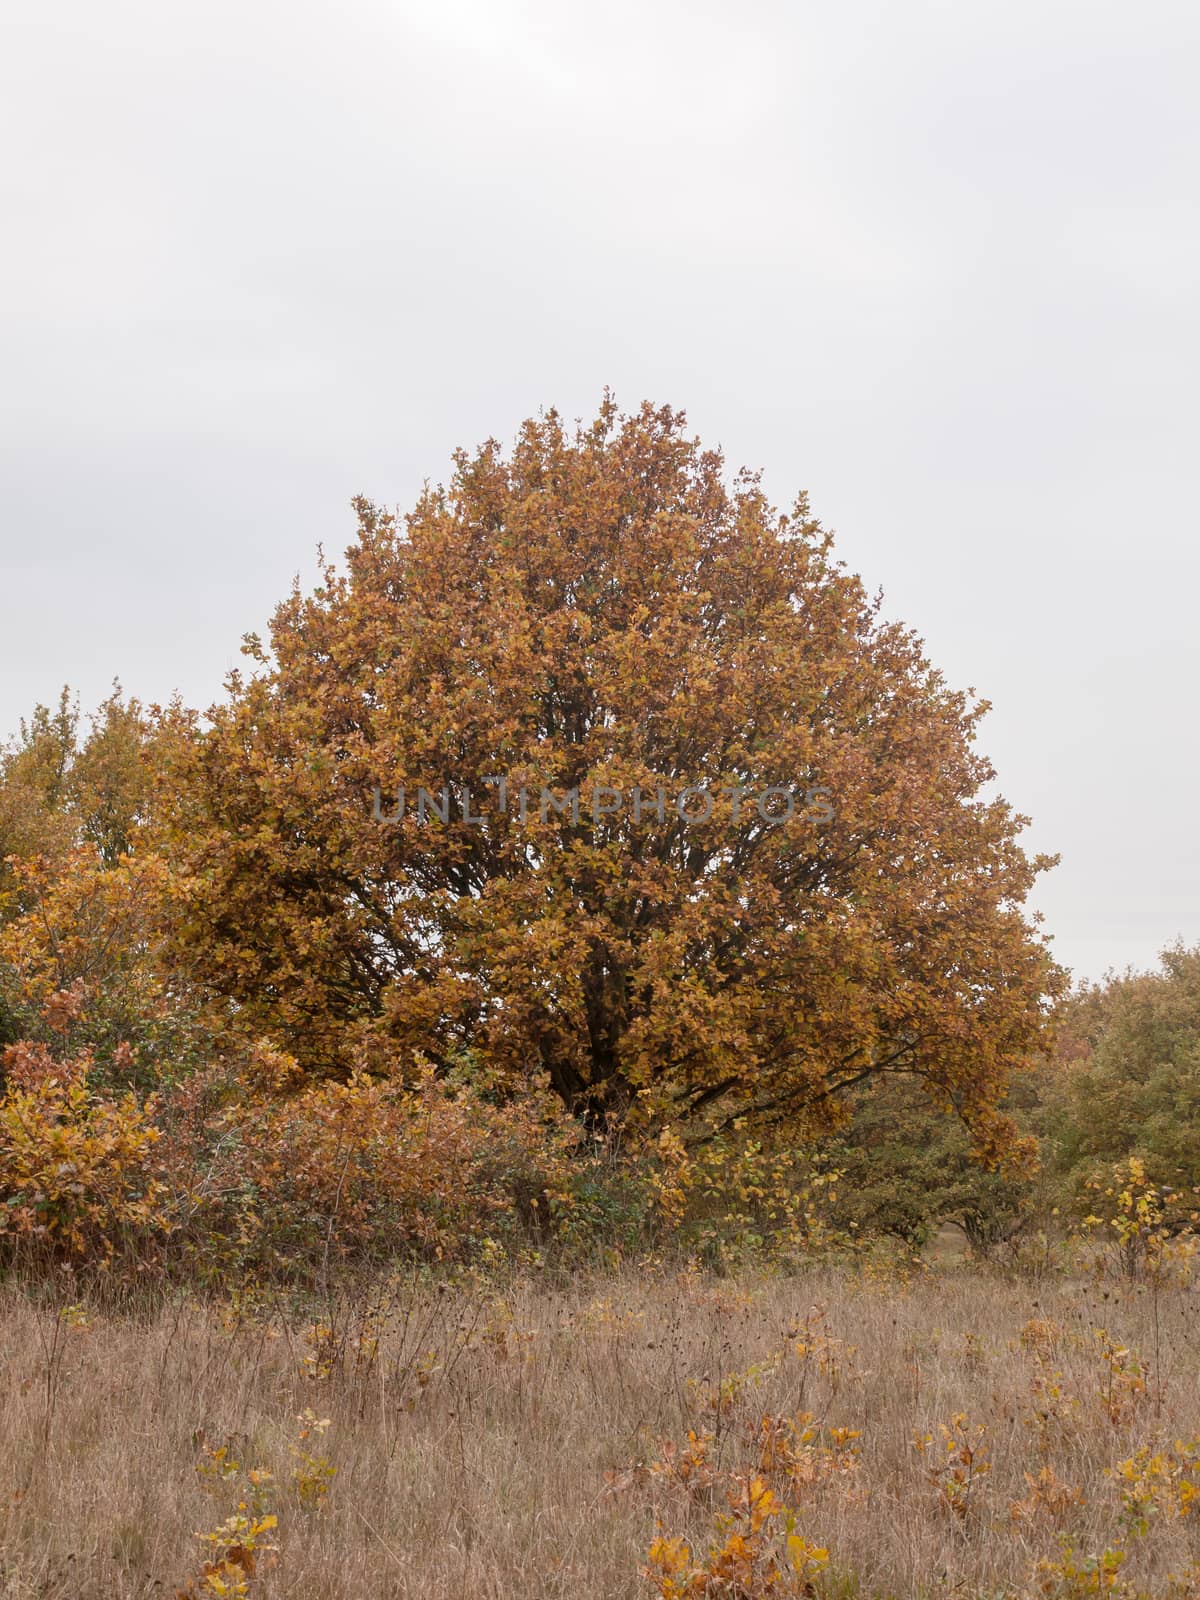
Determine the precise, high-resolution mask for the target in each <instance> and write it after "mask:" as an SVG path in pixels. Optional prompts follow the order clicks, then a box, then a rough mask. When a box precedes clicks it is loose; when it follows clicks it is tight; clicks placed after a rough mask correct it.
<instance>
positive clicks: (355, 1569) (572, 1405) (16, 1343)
mask: <svg viewBox="0 0 1200 1600" xmlns="http://www.w3.org/2000/svg"><path fill="white" fill-rule="evenodd" d="M68 1298H69V1295H68V1294H67V1293H64V1294H60V1295H59V1296H58V1297H57V1299H55V1298H54V1297H52V1296H50V1295H48V1294H47V1295H45V1296H44V1297H43V1298H42V1299H41V1301H39V1300H38V1299H36V1298H34V1297H32V1296H31V1295H30V1294H29V1293H26V1292H19V1291H17V1290H16V1289H10V1290H7V1291H4V1292H3V1293H2V1294H0V1441H2V1442H3V1451H2V1454H0V1595H2V1596H3V1597H4V1600H17V1597H24V1596H35V1595H36V1596H44V1597H55V1600H58V1597H61V1600H100V1597H104V1600H126V1597H130V1600H132V1597H134V1596H139V1597H141V1596H151V1595H153V1596H164V1595H165V1596H175V1595H176V1594H177V1593H179V1592H182V1593H184V1594H189V1595H192V1594H194V1595H217V1594H220V1593H222V1592H224V1593H227V1594H238V1593H248V1594H250V1595H251V1596H256V1597H257V1596H262V1597H263V1600H267V1597H272V1596H275V1597H278V1596H295V1597H297V1600H333V1597H338V1600H342V1597H355V1600H359V1597H371V1600H374V1597H380V1600H383V1597H388V1596H421V1597H424V1600H442V1597H447V1600H449V1597H456V1600H457V1597H470V1600H476V1597H485V1596H486V1597H493V1596H495V1597H500V1596H504V1597H525V1596H529V1597H539V1596H545V1597H549V1596H555V1597H563V1596H570V1597H578V1600H618V1597H620V1600H634V1597H651V1600H652V1597H653V1596H655V1595H671V1594H679V1595H682V1594H685V1593H687V1594H705V1595H709V1596H714V1597H715V1596H755V1597H757V1596H758V1595H763V1596H767V1595H776V1594H781V1595H782V1594H804V1593H808V1594H813V1593H815V1594H820V1595H828V1596H832V1597H842V1596H845V1597H850V1596H862V1597H864V1600H865V1597H871V1596H895V1597H900V1596H904V1597H908V1596H917V1595H921V1596H934V1595H947V1596H949V1595H955V1596H958V1597H973V1596H984V1595H986V1596H999V1595H1026V1594H1029V1595H1039V1594H1047V1595H1056V1594H1058V1595H1076V1594H1078V1595H1084V1594H1091V1593H1109V1592H1111V1593H1122V1592H1125V1593H1130V1594H1132V1593H1139V1594H1153V1595H1156V1596H1157V1595H1167V1594H1173V1595H1188V1594H1191V1595H1196V1594H1200V1583H1197V1581H1196V1577H1195V1573H1194V1572H1193V1573H1192V1575H1191V1576H1189V1575H1188V1574H1189V1570H1190V1568H1191V1564H1192V1563H1193V1562H1195V1561H1197V1560H1200V1501H1198V1503H1197V1505H1196V1506H1194V1507H1193V1506H1192V1504H1191V1498H1192V1493H1193V1491H1194V1490H1197V1491H1200V1443H1198V1442H1197V1438H1198V1436H1200V1340H1198V1339H1197V1333H1198V1331H1200V1330H1198V1326H1197V1311H1198V1309H1200V1296H1197V1295H1196V1294H1195V1293H1193V1292H1191V1291H1188V1290H1182V1289H1178V1288H1170V1289H1163V1290H1162V1291H1161V1292H1160V1293H1158V1294H1155V1293H1153V1292H1151V1291H1150V1290H1146V1289H1139V1288H1138V1287H1136V1286H1125V1285H1122V1284H1120V1283H1113V1282H1105V1283H1098V1282H1090V1281H1086V1280H1077V1281H1074V1282H1066V1281H1063V1280H1061V1279H1054V1278H1050V1277H1046V1278H1043V1279H1041V1280H1040V1281H1036V1280H1007V1279H1005V1278H1003V1277H1001V1276H999V1275H991V1274H987V1273H983V1272H977V1271H973V1270H971V1269H969V1268H966V1267H961V1266H957V1265H953V1264H951V1265H944V1266H937V1267H935V1268H934V1269H933V1270H927V1271H922V1272H919V1273H916V1274H915V1275H913V1276H912V1277H910V1278H908V1279H904V1278H903V1277H900V1276H897V1274H896V1273H895V1272H891V1271H889V1272H882V1271H880V1270H878V1269H870V1268H868V1269H865V1270H861V1271H835V1270H833V1269H828V1268H815V1269H813V1270H811V1271H808V1272H804V1273H801V1274H798V1275H793V1276H778V1277H750V1276H747V1277H745V1278H742V1279H730V1278H720V1279H715V1278H708V1277H705V1276H703V1275H700V1274H698V1273H695V1272H684V1273H680V1274H676V1273H672V1272H663V1273H661V1274H649V1273H636V1272H633V1271H632V1270H630V1271H625V1272H617V1273H614V1274H610V1275H608V1276H595V1277H591V1278H588V1279H587V1280H586V1281H584V1280H577V1281H575V1282H573V1283H571V1284H570V1285H569V1286H556V1285H554V1284H552V1283H550V1282H548V1281H546V1280H545V1279H544V1278H537V1277H535V1278H533V1279H532V1280H530V1281H520V1282H514V1283H512V1284H510V1285H508V1286H507V1287H505V1288H503V1289H500V1288H497V1287H495V1286H485V1285H481V1284H475V1285H470V1286H467V1287H442V1288H438V1287H437V1286H435V1285H430V1286H425V1287H420V1288H415V1287H406V1286H404V1285H402V1284H399V1283H393V1284H390V1285H382V1286H377V1287H376V1289H375V1290H374V1291H373V1293H372V1294H371V1295H370V1296H363V1297H362V1298H360V1299H359V1300H357V1301H352V1300H349V1299H339V1300H338V1301H337V1302H335V1303H333V1304H332V1305H331V1306H330V1307H329V1308H328V1309H327V1311H326V1313H325V1315H324V1316H323V1317H322V1318H320V1319H319V1320H316V1321H314V1320H313V1312H312V1310H311V1308H310V1309H309V1311H308V1312H306V1313H302V1312H300V1311H293V1312H292V1313H290V1314H287V1315H285V1314H283V1313H282V1311H280V1310H279V1309H278V1308H276V1309H274V1310H272V1309H271V1308H267V1307H263V1306H261V1305H260V1306H254V1305H252V1304H250V1303H248V1302H247V1303H244V1304H242V1305H240V1306H239V1305H237V1304H214V1305H210V1306H208V1307H207V1308H204V1307H201V1306H199V1305H197V1304H195V1303H194V1302H186V1301H181V1302H180V1303H178V1304H165V1305H161V1306H160V1307H159V1308H158V1309H157V1310H155V1311H154V1312H153V1313H145V1314H142V1315H135V1314H133V1313H131V1312H126V1313H121V1312H118V1311H113V1310H108V1311H102V1310H98V1309H89V1308H88V1307H86V1306H72V1305H68V1304H65V1301H66V1300H67V1299H68ZM943 1430H944V1431H943ZM689 1433H690V1435H691V1439H690V1440H689ZM1139 1452H1145V1453H1143V1454H1139ZM1122 1463H1129V1464H1130V1465H1129V1466H1127V1467H1126V1469H1125V1472H1124V1474H1122V1472H1121V1471H1120V1468H1121V1464H1122ZM770 1496H773V1497H774V1498H773V1499H772V1498H770ZM739 1499H740V1505H739V1504H738V1502H739ZM239 1507H241V1508H242V1509H241V1510H239ZM791 1514H794V1515H791ZM235 1516H237V1517H241V1518H242V1519H243V1521H242V1522H241V1523H240V1524H238V1523H233V1524H231V1523H229V1521H228V1519H230V1518H231V1517H235ZM272 1518H275V1519H277V1520H276V1521H275V1522H274V1524H272V1520H271V1519H272ZM222 1529H223V1531H221V1530H222ZM789 1532H790V1534H791V1539H792V1542H791V1544H790V1546H789V1544H788V1536H789ZM205 1533H212V1534H213V1535H214V1537H213V1538H212V1539H211V1540H210V1541H207V1542H206V1541H204V1540H203V1539H201V1538H199V1537H198V1535H202V1534H205ZM656 1539H658V1540H660V1542H659V1543H658V1544H657V1545H655V1543H654V1541H655V1540H656ZM737 1540H740V1541H741V1543H740V1544H738V1543H737V1542H736V1541H737ZM269 1546H276V1547H277V1548H276V1549H270V1548H268V1547H269ZM1067 1546H1070V1547H1071V1549H1072V1550H1073V1552H1074V1554H1073V1555H1072V1554H1068V1553H1066V1551H1067ZM652 1547H653V1549H654V1555H653V1557H652V1556H651V1554H650V1552H651V1550H652ZM713 1552H716V1554H713ZM772 1552H774V1553H775V1556H776V1558H777V1570H776V1571H775V1573H774V1576H772V1568H771V1560H772ZM826 1552H827V1554H826ZM1104 1552H1108V1554H1107V1555H1105V1554H1104ZM1089 1558H1099V1566H1098V1568H1095V1569H1093V1568H1091V1567H1089V1565H1088V1559H1089ZM206 1561H207V1562H208V1563H209V1564H210V1565H209V1571H208V1573H207V1574H206V1573H205V1571H204V1564H205V1562H206ZM722 1563H723V1565H722ZM739 1563H740V1565H739ZM1197 1570H1200V1569H1197ZM719 1574H723V1576H722V1577H719V1576H718V1575H719ZM1172 1575H1173V1576H1172ZM739 1584H740V1585H741V1586H740V1587H739V1586H738V1585H739ZM772 1584H774V1585H775V1587H772V1586H771V1585H772ZM222 1585H224V1586H225V1587H224V1589H223V1590H222V1588H221V1586H222ZM722 1585H724V1586H722ZM1121 1585H1126V1586H1127V1588H1126V1589H1125V1590H1122V1589H1121V1587H1120V1586H1121Z"/></svg>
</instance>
